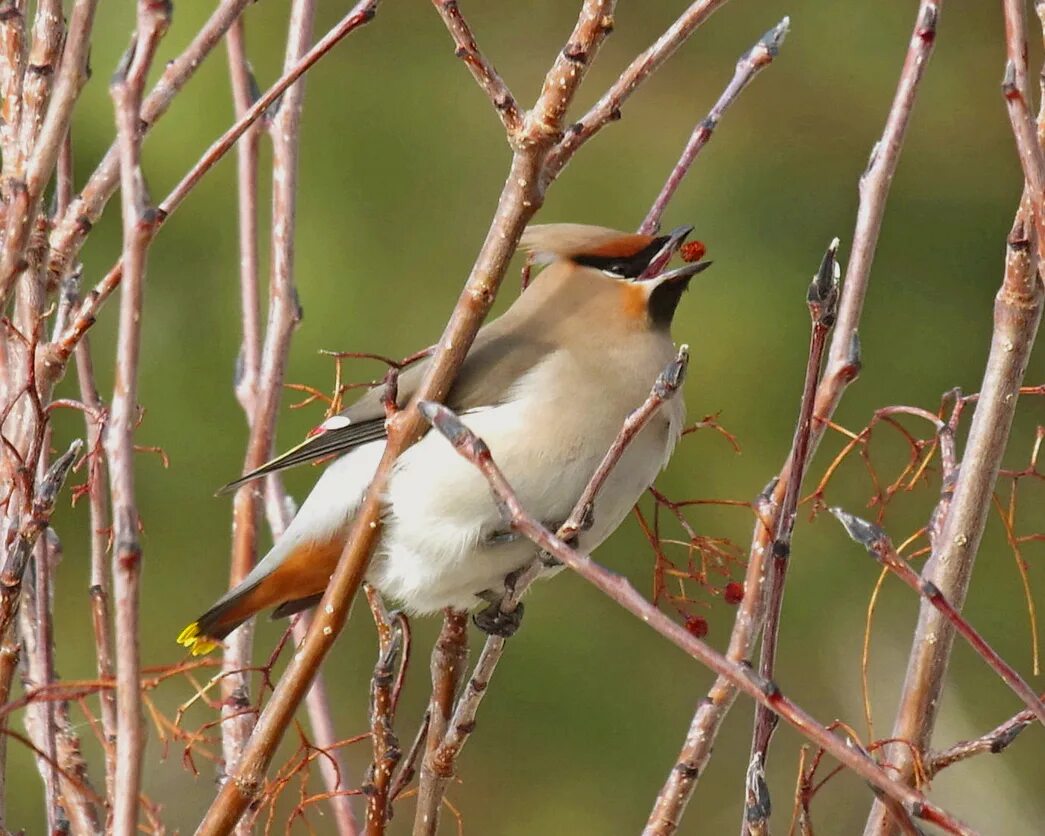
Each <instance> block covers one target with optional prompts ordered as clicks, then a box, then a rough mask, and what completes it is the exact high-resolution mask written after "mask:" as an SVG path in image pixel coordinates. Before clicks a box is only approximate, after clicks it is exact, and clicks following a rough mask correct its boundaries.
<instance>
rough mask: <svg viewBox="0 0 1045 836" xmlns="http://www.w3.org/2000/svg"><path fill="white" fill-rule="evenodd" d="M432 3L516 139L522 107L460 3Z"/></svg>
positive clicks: (459, 53)
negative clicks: (478, 39) (484, 49)
mask: <svg viewBox="0 0 1045 836" xmlns="http://www.w3.org/2000/svg"><path fill="white" fill-rule="evenodd" d="M432 3H433V5H434V6H435V9H436V11H437V12H439V16H440V17H441V18H442V19H443V23H445V24H446V28H447V29H448V30H449V32H450V37H452V38H453V39H454V43H455V44H456V45H457V49H456V51H455V53H454V54H455V55H456V56H457V57H458V58H460V59H461V60H462V61H464V63H465V66H466V67H468V71H469V72H470V73H471V74H472V78H474V79H475V80H476V82H477V83H478V85H479V86H480V87H481V88H482V90H483V92H484V93H486V96H487V98H488V99H489V100H490V103H491V104H492V105H493V107H494V110H496V111H497V115H498V116H499V117H500V118H501V122H502V123H503V124H504V129H505V131H506V132H507V134H508V136H513V135H514V134H515V133H516V132H517V131H518V130H519V129H520V128H521V127H522V115H521V114H520V113H519V106H518V105H517V104H516V103H515V97H514V96H513V95H512V91H511V90H509V89H508V85H507V84H505V82H504V79H502V78H501V76H500V74H499V73H498V72H497V70H496V69H495V68H494V66H493V64H491V63H490V62H489V61H488V60H487V59H486V56H485V55H483V53H482V51H481V50H480V49H479V45H478V44H477V43H476V42H475V35H473V34H472V28H471V27H470V26H469V25H468V21H466V20H465V19H464V15H463V14H461V8H460V6H459V4H458V2H457V0H432Z"/></svg>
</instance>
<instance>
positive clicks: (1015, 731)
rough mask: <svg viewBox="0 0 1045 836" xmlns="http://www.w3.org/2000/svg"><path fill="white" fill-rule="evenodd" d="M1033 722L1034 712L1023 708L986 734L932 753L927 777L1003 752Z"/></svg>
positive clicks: (1041, 696)
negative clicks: (963, 763) (964, 762)
mask: <svg viewBox="0 0 1045 836" xmlns="http://www.w3.org/2000/svg"><path fill="white" fill-rule="evenodd" d="M1040 698H1041V699H1045V695H1040ZM1033 722H1034V712H1032V711H1031V710H1030V709H1029V708H1025V709H1024V710H1023V711H1021V712H1019V713H1018V714H1016V715H1015V716H1013V717H1010V718H1009V719H1008V720H1006V721H1005V722H1004V723H1001V724H1000V725H998V726H996V727H995V728H993V729H991V730H990V731H989V732H987V733H986V734H982V735H980V736H979V737H977V738H974V739H973V740H963V741H962V742H960V743H955V744H954V745H953V746H950V747H948V748H947V749H944V750H943V751H942V752H936V753H934V754H933V755H932V756H931V757H930V758H928V761H927V764H926V769H927V771H928V773H929V777H930V778H932V777H933V776H934V775H936V774H937V773H938V772H939V771H940V770H942V769H946V768H947V767H949V766H953V765H954V764H956V763H959V762H960V761H963V760H965V759H966V758H971V757H973V756H974V755H982V754H986V753H987V752H989V753H990V754H992V755H997V754H998V753H1000V752H1004V751H1005V750H1006V749H1007V748H1008V747H1009V745H1010V744H1011V743H1012V742H1013V741H1014V740H1015V739H1016V738H1017V737H1019V735H1020V732H1022V731H1023V730H1024V729H1025V728H1027V726H1029V725H1031V723H1033Z"/></svg>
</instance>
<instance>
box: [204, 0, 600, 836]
mask: <svg viewBox="0 0 1045 836" xmlns="http://www.w3.org/2000/svg"><path fill="white" fill-rule="evenodd" d="M612 9H613V3H612V2H609V0H586V2H585V3H584V4H583V6H582V9H581V14H580V17H579V20H578V24H577V26H576V28H575V30H574V33H573V35H572V36H571V38H570V42H569V45H568V48H567V49H566V50H564V53H569V57H567V55H566V54H563V55H561V56H560V57H559V58H558V59H557V60H556V62H555V64H554V65H553V67H552V69H551V70H550V71H549V74H548V76H547V78H546V80H545V86H544V90H543V92H542V94H541V97H540V99H539V100H538V105H537V107H536V108H535V112H536V113H537V114H538V116H537V117H534V114H533V113H531V114H529V115H528V116H527V118H526V120H525V122H524V128H523V130H522V131H521V132H520V140H519V142H518V143H517V146H518V147H517V148H516V150H515V152H514V155H513V160H512V166H511V171H510V174H509V176H508V178H507V181H506V183H505V186H504V190H503V191H502V194H501V198H500V200H499V202H498V208H497V212H496V214H495V216H494V221H493V224H492V225H491V228H490V231H489V232H488V234H487V237H486V241H485V242H484V244H483V247H482V249H481V250H480V253H479V255H478V257H477V259H476V262H475V265H474V266H473V268H472V271H471V274H470V276H469V279H468V281H467V282H466V284H465V287H464V289H463V291H462V293H461V296H460V298H459V300H458V303H457V306H456V308H455V309H454V312H453V314H452V315H451V317H450V320H449V322H448V324H447V327H446V330H445V331H444V334H443V337H442V339H441V340H440V342H439V345H438V347H437V348H436V350H435V352H434V354H433V358H432V363H431V365H430V366H429V369H428V373H427V375H426V377H425V380H424V381H423V382H422V385H421V387H420V390H419V392H418V395H417V398H415V402H416V400H418V399H432V398H437V399H438V398H442V397H444V396H445V395H446V393H447V391H448V390H449V388H450V385H451V383H452V380H453V376H454V375H455V374H456V371H457V369H458V368H459V367H460V364H461V363H462V362H463V360H464V357H465V355H466V354H467V352H468V349H469V347H470V346H471V343H472V340H473V339H474V338H475V334H476V332H477V331H478V330H479V327H480V325H481V324H482V320H483V318H484V317H485V316H486V314H487V312H488V311H489V309H490V306H491V305H492V304H493V300H494V297H495V295H496V293H497V289H498V287H499V286H500V282H501V279H502V278H503V277H504V273H505V270H506V269H507V266H508V261H509V259H510V258H511V256H512V254H513V252H514V250H515V246H516V244H517V243H518V241H519V237H520V236H521V235H522V231H523V228H524V227H525V225H526V223H527V221H529V219H530V218H531V217H532V216H533V213H534V212H536V210H537V208H538V207H539V206H540V204H541V202H542V200H543V191H542V189H541V188H540V185H539V179H540V173H541V169H542V165H543V161H544V158H545V156H546V154H547V152H548V150H549V149H550V147H551V144H552V142H553V141H554V139H555V138H556V135H557V134H558V133H559V132H560V131H561V126H559V127H556V126H555V125H554V124H553V123H554V120H555V119H561V117H562V114H564V113H565V110H566V106H567V105H568V103H569V100H570V98H571V97H572V95H573V93H574V92H575V90H576V86H577V85H578V84H579V83H580V81H581V80H582V78H583V76H584V75H585V72H586V70H587V67H588V66H589V65H590V63H591V61H592V60H593V59H594V57H595V53H596V52H597V49H598V46H599V45H600V44H601V42H602V40H603V39H604V38H605V36H606V34H607V22H608V21H609V20H610V18H611V14H612ZM571 46H572V49H571V48H570V47H571ZM567 76H568V77H569V78H568V79H567ZM560 80H562V81H564V82H565V83H562V84H560V83H559V82H560ZM549 120H551V122H549ZM421 428H422V421H421V417H420V415H419V414H418V412H417V410H416V409H414V408H413V407H412V406H410V407H408V408H407V409H404V410H403V411H401V412H399V413H397V414H396V415H395V416H393V417H392V418H391V419H390V420H389V422H388V442H387V443H386V445H385V452H384V455H383V456H382V459H381V462H380V464H379V465H378V468H377V472H376V473H375V475H374V479H373V481H372V483H371V485H370V489H369V490H368V491H367V495H366V500H365V501H364V503H363V504H362V506H361V507H360V508H359V510H358V511H357V513H356V517H355V521H354V523H353V525H352V527H351V531H350V532H349V534H348V538H347V542H346V544H345V547H344V549H343V550H342V555H341V559H340V560H339V562H338V567H337V570H336V571H335V572H334V575H333V577H332V578H331V581H330V584H329V585H328V586H327V590H326V592H325V593H324V595H323V599H322V600H321V602H320V604H319V607H318V608H317V611H316V617H315V619H314V620H313V623H312V626H311V627H310V629H309V632H308V635H307V637H306V639H305V641H304V642H303V643H302V645H301V646H300V648H299V650H298V652H297V653H296V654H295V655H294V658H293V659H292V660H291V662H290V664H289V665H288V667H287V670H286V672H285V673H284V675H283V677H282V678H281V680H280V683H279V685H278V686H277V688H276V690H275V692H274V693H273V695H272V698H271V699H270V700H269V702H268V704H267V705H266V707H265V711H264V712H262V715H261V717H260V718H259V720H258V724H257V727H256V728H255V732H254V734H253V735H252V737H251V740H250V743H249V744H248V746H247V748H246V750H245V751H244V753H243V759H242V761H241V765H240V768H239V769H238V770H237V771H236V774H235V775H233V776H231V780H229V781H227V782H226V784H225V785H224V786H223V787H222V791H221V793H220V795H219V796H218V798H217V799H216V800H215V802H214V803H213V804H212V805H211V807H210V809H209V810H208V812H207V815H206V817H205V818H204V820H203V822H202V823H201V825H200V828H199V831H198V832H199V834H200V836H204V834H216V833H224V832H226V831H227V830H228V829H229V828H230V827H231V826H232V824H233V823H234V822H235V821H237V820H238V819H239V817H240V815H242V813H243V811H244V809H245V808H246V806H247V805H248V804H249V803H250V802H251V801H252V800H253V799H254V798H255V797H256V795H257V793H258V791H259V789H260V786H261V783H262V779H263V776H264V773H265V770H266V768H267V766H268V763H269V760H270V759H271V757H272V753H273V752H274V750H275V747H276V745H277V744H278V742H279V740H280V738H281V736H282V733H283V730H284V729H285V728H286V727H287V724H288V723H289V721H290V718H291V717H292V716H293V714H294V711H295V710H296V708H297V706H298V705H299V703H300V701H301V700H302V698H303V697H304V695H305V692H306V691H307V689H308V683H309V681H310V680H311V678H312V677H313V675H314V674H315V672H316V670H317V669H318V667H319V664H320V663H321V661H322V660H323V658H324V656H325V655H326V653H327V651H328V650H329V648H330V646H331V645H332V644H333V642H334V640H335V639H336V638H337V635H338V634H339V633H340V631H341V629H342V627H343V626H344V624H345V620H346V618H347V615H348V607H349V603H350V602H351V601H352V600H353V598H354V597H355V594H356V593H357V592H358V590H359V586H360V584H361V583H362V580H363V575H364V573H365V572H366V566H367V563H368V560H369V555H370V552H371V550H372V549H373V547H374V544H375V543H376V540H377V536H378V533H379V530H380V497H381V495H382V493H383V490H384V485H385V483H386V480H387V478H388V474H389V471H390V469H391V466H392V463H393V462H394V461H395V459H396V458H397V457H398V455H399V454H400V453H401V452H402V451H403V450H405V449H406V448H407V447H409V446H410V445H411V444H412V443H414V442H415V441H416V440H417V438H418V437H419V436H420V430H421Z"/></svg>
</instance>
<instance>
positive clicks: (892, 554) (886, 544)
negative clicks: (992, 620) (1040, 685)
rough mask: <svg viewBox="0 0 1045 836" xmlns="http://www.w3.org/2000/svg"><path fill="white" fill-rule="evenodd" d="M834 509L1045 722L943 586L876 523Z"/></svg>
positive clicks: (1044, 708)
mask: <svg viewBox="0 0 1045 836" xmlns="http://www.w3.org/2000/svg"><path fill="white" fill-rule="evenodd" d="M830 511H831V513H832V514H834V515H835V517H837V518H838V521H839V522H841V523H842V525H843V526H845V530H846V533H847V534H848V535H849V536H850V537H852V538H853V539H854V540H855V541H856V542H857V543H859V544H860V545H862V546H863V547H864V548H866V549H867V551H868V552H869V553H870V554H871V556H872V557H874V559H875V560H877V561H878V562H879V563H881V564H882V565H883V566H885V568H886V569H888V570H889V571H890V572H892V573H893V574H894V575H896V576H897V577H898V578H899V579H900V580H902V581H903V582H904V583H905V584H907V585H908V586H909V587H910V588H911V589H913V590H914V591H915V592H917V593H918V594H919V595H921V596H922V597H923V598H924V599H925V600H926V601H927V602H928V603H929V604H930V605H932V606H933V607H935V608H936V609H937V610H938V611H939V612H940V613H941V614H942V615H943V617H944V618H946V619H947V621H948V622H949V623H950V624H951V626H952V627H953V628H954V629H955V630H956V631H957V632H959V633H960V634H961V635H962V638H964V639H965V640H966V641H967V642H968V643H969V644H970V645H971V646H972V649H973V650H975V651H976V653H977V654H979V656H980V657H981V658H982V659H983V660H984V661H985V662H986V663H987V664H988V665H989V666H990V667H991V669H992V670H993V671H994V672H995V673H996V674H998V676H999V677H1001V679H1002V681H1003V682H1005V684H1006V685H1008V686H1009V688H1010V689H1012V691H1013V693H1015V694H1016V696H1018V697H1019V698H1020V699H1021V700H1023V702H1024V703H1025V704H1026V705H1027V707H1028V708H1029V709H1030V710H1031V711H1032V712H1033V713H1034V715H1035V716H1036V717H1037V718H1038V721H1039V722H1040V723H1041V724H1042V725H1045V704H1043V703H1042V701H1041V699H1039V697H1038V695H1037V693H1036V692H1035V691H1034V689H1033V688H1031V687H1030V686H1029V685H1028V684H1027V683H1026V682H1025V681H1024V680H1023V677H1021V676H1020V675H1019V674H1018V673H1017V672H1016V670H1015V668H1013V667H1012V665H1010V664H1009V663H1008V662H1006V661H1005V660H1004V659H1002V658H1001V656H999V655H998V653H997V651H995V650H994V648H992V647H991V646H990V645H989V644H988V643H987V641H986V640H985V639H984V638H983V636H981V635H980V634H979V633H978V632H977V631H976V630H975V629H974V628H973V627H972V625H970V624H969V622H968V621H966V620H965V618H964V617H963V616H962V615H961V613H959V612H958V611H957V610H956V609H955V608H954V606H953V605H952V604H951V603H950V602H949V601H948V600H947V599H946V598H945V597H944V595H943V593H942V592H941V591H940V589H939V588H938V587H937V586H936V585H935V584H933V583H932V582H931V581H928V580H926V579H924V578H922V577H921V576H920V575H919V574H918V573H917V572H915V571H914V570H913V569H912V568H911V567H910V565H909V564H908V563H907V561H906V560H904V559H903V558H902V557H901V556H900V555H899V553H898V552H897V551H896V547H895V546H893V543H892V540H890V539H889V536H888V535H887V534H886V533H885V531H883V530H882V529H881V528H879V527H878V526H877V525H874V524H873V523H870V522H867V520H862V519H860V518H859V517H855V516H853V515H852V514H850V513H848V512H846V511H844V510H842V509H841V508H831V509H830Z"/></svg>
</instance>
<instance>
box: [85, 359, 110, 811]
mask: <svg viewBox="0 0 1045 836" xmlns="http://www.w3.org/2000/svg"><path fill="white" fill-rule="evenodd" d="M76 374H77V378H78V380H79V384H80V397H81V399H82V400H83V402H84V403H85V404H86V405H87V406H88V408H89V409H90V410H91V414H88V413H86V412H85V413H84V421H85V422H86V424H87V474H86V479H87V496H88V503H89V506H90V525H91V581H90V590H89V591H90V596H91V627H92V631H93V633H94V650H95V658H96V660H97V665H98V677H99V679H112V678H113V672H114V670H115V662H114V659H113V635H112V624H111V622H110V607H109V597H110V583H109V572H108V566H107V565H106V563H107V561H106V558H107V556H108V551H109V535H108V530H109V506H108V502H107V499H106V490H105V476H106V473H105V455H104V451H103V449H102V444H103V439H104V438H105V424H106V421H107V418H108V412H107V411H106V410H105V409H104V407H103V405H102V401H101V397H100V396H99V395H98V386H97V384H96V383H95V379H94V365H93V361H92V358H91V344H90V341H89V340H87V339H84V340H83V341H82V342H81V343H80V344H79V345H78V346H77V347H76ZM98 699H99V701H100V704H101V705H100V715H101V723H102V734H103V738H104V739H103V750H104V758H105V792H106V798H107V799H108V805H109V808H110V809H111V808H112V800H113V795H114V793H115V789H116V694H115V693H114V692H113V691H111V690H109V689H103V690H102V691H100V692H99V694H98Z"/></svg>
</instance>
